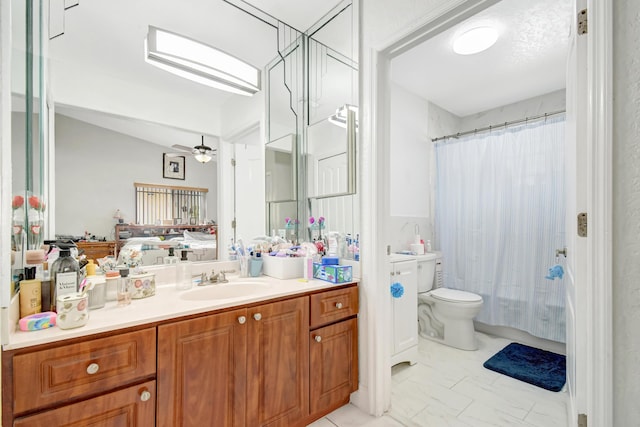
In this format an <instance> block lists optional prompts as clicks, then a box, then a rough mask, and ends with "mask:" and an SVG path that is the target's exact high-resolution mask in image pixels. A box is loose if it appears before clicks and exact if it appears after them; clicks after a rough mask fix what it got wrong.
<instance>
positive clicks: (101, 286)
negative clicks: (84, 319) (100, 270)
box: [87, 276, 107, 310]
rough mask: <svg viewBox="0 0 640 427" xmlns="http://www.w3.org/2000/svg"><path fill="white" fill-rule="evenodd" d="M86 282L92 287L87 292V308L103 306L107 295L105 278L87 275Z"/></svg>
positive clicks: (93, 308)
mask: <svg viewBox="0 0 640 427" xmlns="http://www.w3.org/2000/svg"><path fill="white" fill-rule="evenodd" d="M87 282H90V283H91V284H92V285H93V288H92V289H91V290H90V291H88V292H87V295H88V296H89V309H90V310H95V309H98V308H102V307H104V305H105V303H106V297H107V287H106V285H107V284H106V279H105V277H104V276H87Z"/></svg>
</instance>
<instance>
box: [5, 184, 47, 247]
mask: <svg viewBox="0 0 640 427" xmlns="http://www.w3.org/2000/svg"><path fill="white" fill-rule="evenodd" d="M26 201H27V204H28V206H25V197H24V196H22V195H15V196H13V199H11V208H12V209H13V215H12V218H11V222H12V238H13V246H14V248H15V250H16V251H20V250H21V249H22V244H23V243H26V244H27V249H39V248H40V247H41V246H42V243H43V242H44V233H43V228H44V211H45V208H46V205H45V204H44V202H43V201H42V199H41V198H40V197H38V196H36V195H31V194H30V193H29V192H27V195H26ZM25 209H26V212H25ZM25 213H26V215H25ZM25 221H26V226H25ZM25 231H26V240H25V239H24V232H25Z"/></svg>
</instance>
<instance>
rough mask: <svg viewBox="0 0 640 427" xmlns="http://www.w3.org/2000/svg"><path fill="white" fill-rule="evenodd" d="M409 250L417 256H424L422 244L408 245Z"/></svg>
mask: <svg viewBox="0 0 640 427" xmlns="http://www.w3.org/2000/svg"><path fill="white" fill-rule="evenodd" d="M409 250H410V251H411V252H415V253H416V254H417V255H424V245H423V244H422V243H412V244H410V245H409Z"/></svg>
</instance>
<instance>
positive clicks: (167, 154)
mask: <svg viewBox="0 0 640 427" xmlns="http://www.w3.org/2000/svg"><path fill="white" fill-rule="evenodd" d="M164 154H165V155H166V156H167V157H181V156H184V155H186V154H189V153H164Z"/></svg>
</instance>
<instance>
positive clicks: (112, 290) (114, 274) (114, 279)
mask: <svg viewBox="0 0 640 427" xmlns="http://www.w3.org/2000/svg"><path fill="white" fill-rule="evenodd" d="M105 277H106V282H107V295H106V299H107V301H116V300H117V299H118V282H119V281H120V272H118V271H107V272H106V274H105Z"/></svg>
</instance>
